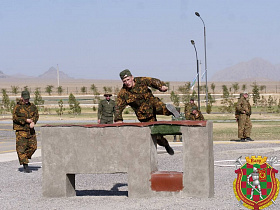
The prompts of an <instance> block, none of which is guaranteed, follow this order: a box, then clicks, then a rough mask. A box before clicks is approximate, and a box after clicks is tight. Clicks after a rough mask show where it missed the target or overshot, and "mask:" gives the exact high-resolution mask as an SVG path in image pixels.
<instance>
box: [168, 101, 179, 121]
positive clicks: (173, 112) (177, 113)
mask: <svg viewBox="0 0 280 210" xmlns="http://www.w3.org/2000/svg"><path fill="white" fill-rule="evenodd" d="M166 109H167V110H168V111H170V112H171V113H172V115H173V116H174V117H175V118H179V117H180V113H179V112H178V111H177V110H176V108H175V106H173V105H172V104H166Z"/></svg>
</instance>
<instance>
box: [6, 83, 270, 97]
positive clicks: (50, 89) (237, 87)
mask: <svg viewBox="0 0 280 210" xmlns="http://www.w3.org/2000/svg"><path fill="white" fill-rule="evenodd" d="M187 84H190V83H189V82H187ZM253 84H254V83H253ZM166 85H167V86H168V87H169V90H170V91H171V89H170V82H166ZM251 87H253V85H251ZM199 88H200V92H201V93H205V92H206V91H205V90H206V85H201V86H200V87H199ZM258 88H259V91H260V92H263V93H266V85H259V86H258ZM23 89H24V90H29V91H30V92H31V88H29V87H28V86H25V87H24V88H23ZM36 89H38V88H35V90H36ZM173 89H174V87H173ZM196 89H197V87H196ZM228 89H229V92H233V93H234V94H236V93H238V92H239V91H242V92H244V91H246V90H247V89H248V85H247V84H239V83H238V82H235V83H232V84H231V85H230V86H229V87H228ZM119 90H120V89H119V87H114V88H113V87H111V86H103V87H102V91H101V92H110V93H114V94H115V95H117V93H118V92H119ZM181 90H182V86H179V87H178V89H177V90H173V92H174V91H175V92H181ZM208 90H212V91H211V92H212V94H215V93H216V84H215V83H211V84H210V86H209V87H208ZM6 91H7V90H6ZM44 91H45V93H47V94H48V95H52V94H53V93H56V94H58V95H62V94H64V93H65V92H66V93H67V94H68V88H66V90H65V88H63V87H62V86H58V87H54V86H53V85H47V86H46V87H45V88H44ZM154 91H155V89H154ZM71 92H75V91H71ZM78 92H79V93H81V94H88V93H93V94H94V95H100V91H99V90H98V88H97V87H96V85H95V84H91V86H90V87H89V88H88V87H86V86H82V87H80V90H78V88H76V93H77V94H78ZM171 92H172V91H171ZM208 92H209V91H208ZM11 93H12V94H14V95H18V94H19V93H20V88H19V86H11Z"/></svg>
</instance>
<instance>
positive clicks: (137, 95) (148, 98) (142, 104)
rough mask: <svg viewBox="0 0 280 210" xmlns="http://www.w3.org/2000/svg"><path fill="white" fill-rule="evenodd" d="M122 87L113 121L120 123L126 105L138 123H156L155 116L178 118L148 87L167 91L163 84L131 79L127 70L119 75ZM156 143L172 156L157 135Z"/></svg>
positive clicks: (164, 142) (147, 79)
mask: <svg viewBox="0 0 280 210" xmlns="http://www.w3.org/2000/svg"><path fill="white" fill-rule="evenodd" d="M120 78H121V80H122V82H123V87H122V89H121V90H120V92H119V94H118V97H117V105H116V112H115V118H114V121H115V122H116V123H122V122H123V118H122V112H123V110H124V109H125V107H126V106H127V105H129V106H131V108H132V109H133V110H134V112H135V114H136V116H137V118H138V120H139V121H140V122H153V121H157V118H156V115H157V114H159V115H174V116H175V117H176V118H177V117H180V114H179V112H178V111H177V110H176V109H175V107H174V106H173V105H171V104H164V103H163V102H162V101H161V100H160V99H159V98H157V97H154V95H153V94H152V91H151V90H150V89H149V87H152V88H155V89H158V90H159V91H161V92H165V91H167V90H168V87H167V86H165V84H164V82H162V81H160V80H159V79H155V78H150V77H133V76H132V74H131V72H130V71H129V70H128V69H125V70H123V71H122V72H121V73H120ZM157 143H158V145H160V146H164V147H165V149H166V151H167V152H168V154H170V155H173V154H174V151H173V149H172V148H171V147H170V146H169V143H168V141H167V140H166V139H165V138H164V137H163V136H162V135H157Z"/></svg>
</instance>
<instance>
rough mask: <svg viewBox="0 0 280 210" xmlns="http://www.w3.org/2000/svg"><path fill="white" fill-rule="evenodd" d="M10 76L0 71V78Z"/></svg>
mask: <svg viewBox="0 0 280 210" xmlns="http://www.w3.org/2000/svg"><path fill="white" fill-rule="evenodd" d="M9 77H10V76H8V75H6V74H4V73H3V71H0V78H9Z"/></svg>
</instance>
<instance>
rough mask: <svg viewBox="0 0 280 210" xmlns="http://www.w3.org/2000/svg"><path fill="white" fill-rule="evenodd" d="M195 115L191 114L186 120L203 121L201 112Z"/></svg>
mask: <svg viewBox="0 0 280 210" xmlns="http://www.w3.org/2000/svg"><path fill="white" fill-rule="evenodd" d="M197 112H198V113H197V115H195V114H193V113H191V114H190V116H189V118H187V120H204V117H203V115H202V113H201V111H197Z"/></svg>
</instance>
